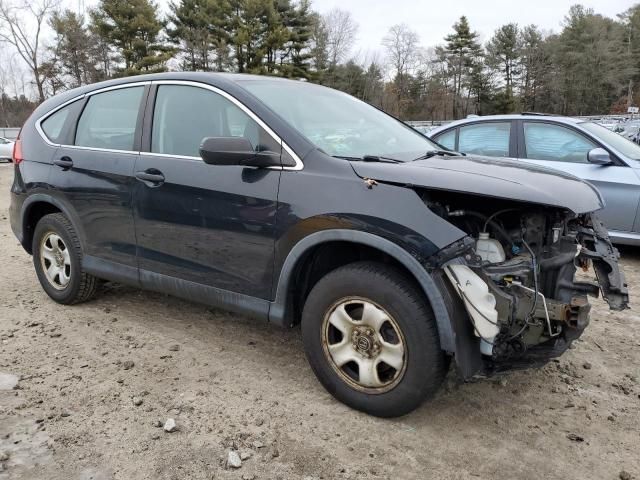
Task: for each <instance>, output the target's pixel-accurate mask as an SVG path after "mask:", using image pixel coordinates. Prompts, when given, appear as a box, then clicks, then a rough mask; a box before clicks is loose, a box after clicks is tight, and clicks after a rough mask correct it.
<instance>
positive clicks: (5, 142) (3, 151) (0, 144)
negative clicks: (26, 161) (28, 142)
mask: <svg viewBox="0 0 640 480" xmlns="http://www.w3.org/2000/svg"><path fill="white" fill-rule="evenodd" d="M13 143H14V142H13V140H9V139H8V138H4V137H0V160H5V161H9V162H10V161H11V158H12V156H13Z"/></svg>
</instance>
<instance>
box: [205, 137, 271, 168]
mask: <svg viewBox="0 0 640 480" xmlns="http://www.w3.org/2000/svg"><path fill="white" fill-rule="evenodd" d="M200 156H201V157H202V160H203V161H204V163H206V164H207V165H238V166H243V167H260V168H266V167H280V166H281V163H280V154H279V153H275V152H269V151H263V152H256V151H255V150H254V149H253V146H252V145H251V142H250V141H249V140H247V139H246V138H244V137H207V138H205V139H204V140H203V141H202V143H201V144H200Z"/></svg>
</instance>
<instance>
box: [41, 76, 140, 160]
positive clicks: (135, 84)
mask: <svg viewBox="0 0 640 480" xmlns="http://www.w3.org/2000/svg"><path fill="white" fill-rule="evenodd" d="M150 84H151V82H132V83H124V84H122V85H113V86H111V87H105V88H100V89H98V90H94V91H92V92H87V93H83V94H82V95H78V96H77V97H74V98H73V99H71V100H69V101H67V102H64V103H63V104H62V105H59V106H57V107H56V108H54V109H53V110H51V111H50V112H47V113H46V114H44V115H43V116H42V117H40V118H39V119H38V120H36V130H37V131H38V134H39V135H40V137H42V139H43V140H44V141H45V142H46V143H47V144H49V145H50V146H52V147H65V148H70V149H74V150H85V151H91V152H108V153H126V154H130V155H138V154H139V153H140V152H138V151H135V150H115V149H110V148H96V147H83V146H80V145H68V144H64V143H54V142H52V141H51V140H49V139H48V138H47V136H46V135H45V133H44V130H43V129H42V125H41V123H42V122H44V121H45V120H46V119H47V118H49V117H50V116H51V115H53V114H54V113H56V112H57V111H58V110H61V109H63V108H64V107H66V106H67V105H69V104H71V103H73V102H75V101H77V100H83V102H84V105H83V106H82V111H84V107H85V106H86V102H87V100H88V99H89V98H90V97H92V96H93V95H97V94H99V93H105V92H110V91H112V90H120V89H122V88H132V87H145V86H147V85H150ZM143 95H144V93H143ZM143 103H144V102H140V104H141V105H143ZM82 111H81V112H80V114H79V115H78V116H77V118H75V119H74V125H73V130H74V139H75V130H77V128H78V121H79V120H80V117H81V116H82ZM138 112H139V110H138Z"/></svg>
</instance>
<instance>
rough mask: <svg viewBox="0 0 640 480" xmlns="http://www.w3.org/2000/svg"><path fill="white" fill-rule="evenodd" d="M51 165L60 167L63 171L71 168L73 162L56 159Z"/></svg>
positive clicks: (64, 158)
mask: <svg viewBox="0 0 640 480" xmlns="http://www.w3.org/2000/svg"><path fill="white" fill-rule="evenodd" d="M53 164H54V165H57V166H59V167H62V169H63V170H69V169H70V168H71V167H73V160H71V158H69V157H62V158H56V159H55V160H54V161H53Z"/></svg>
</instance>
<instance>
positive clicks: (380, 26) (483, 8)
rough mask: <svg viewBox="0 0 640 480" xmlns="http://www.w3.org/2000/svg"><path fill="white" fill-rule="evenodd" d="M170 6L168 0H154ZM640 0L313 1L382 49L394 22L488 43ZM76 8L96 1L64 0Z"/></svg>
mask: <svg viewBox="0 0 640 480" xmlns="http://www.w3.org/2000/svg"><path fill="white" fill-rule="evenodd" d="M155 1H156V3H157V4H158V5H159V6H160V8H161V10H163V11H166V8H167V5H168V3H169V0H155ZM639 1H640V0H582V1H581V0H450V1H448V2H443V1H442V0H438V1H435V0H312V6H313V8H314V9H315V10H317V11H319V12H320V13H325V12H328V11H329V10H331V9H332V8H340V9H342V10H347V11H350V12H351V13H352V14H353V17H354V19H355V20H356V22H357V23H358V25H359V29H358V36H357V42H356V46H355V49H354V50H355V51H356V52H358V51H360V52H375V51H379V50H381V46H380V42H381V40H382V37H384V35H385V33H386V32H387V30H388V29H389V27H391V26H392V25H395V24H398V23H406V24H407V25H409V27H410V28H411V29H413V30H415V31H416V32H418V34H419V35H420V38H421V43H422V45H423V46H424V47H431V46H435V45H438V44H440V43H442V42H443V38H444V36H445V35H447V34H448V33H449V32H450V30H451V26H452V25H453V24H454V23H455V22H456V21H457V20H458V19H459V18H460V16H462V15H466V16H467V18H468V19H469V22H470V24H471V28H472V29H473V30H475V31H477V32H478V33H479V34H480V40H481V41H482V42H483V43H484V42H485V41H486V40H488V39H489V38H490V37H491V35H492V33H493V32H494V31H495V30H496V29H497V28H498V27H499V26H501V25H504V24H506V23H511V22H515V23H518V24H520V25H529V24H531V23H534V24H536V25H538V26H539V27H541V28H542V29H543V30H545V31H551V30H553V31H558V30H560V28H561V22H562V20H563V18H564V16H565V15H566V14H567V12H568V11H569V7H571V5H574V4H576V3H581V4H582V5H584V6H585V7H588V8H593V10H594V11H595V12H596V13H600V14H602V15H605V16H608V17H612V18H615V16H616V15H617V14H618V13H621V12H623V11H625V10H627V9H628V8H630V7H631V6H632V5H634V4H635V3H638V2H639ZM64 2H65V3H66V4H67V5H69V6H70V7H72V8H77V6H78V4H79V3H82V2H84V4H85V6H86V7H87V8H88V7H90V6H93V5H95V4H96V3H97V0H64Z"/></svg>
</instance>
